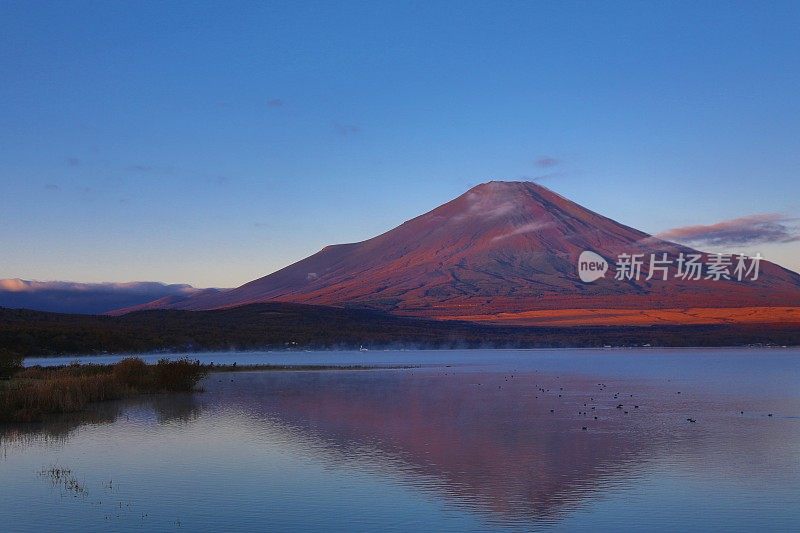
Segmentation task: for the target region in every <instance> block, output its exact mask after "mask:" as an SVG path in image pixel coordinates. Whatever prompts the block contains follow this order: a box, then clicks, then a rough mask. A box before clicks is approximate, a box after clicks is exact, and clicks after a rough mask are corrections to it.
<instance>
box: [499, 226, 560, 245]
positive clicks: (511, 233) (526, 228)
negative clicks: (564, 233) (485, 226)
mask: <svg viewBox="0 0 800 533" xmlns="http://www.w3.org/2000/svg"><path fill="white" fill-rule="evenodd" d="M552 226H553V224H552V223H551V222H529V223H527V224H523V225H522V226H519V227H517V228H514V229H513V230H512V231H509V232H508V233H504V234H502V235H497V236H496V237H492V241H499V240H502V239H507V238H508V237H513V236H514V235H522V234H523V233H532V232H534V231H539V230H543V229H546V228H550V227H552Z"/></svg>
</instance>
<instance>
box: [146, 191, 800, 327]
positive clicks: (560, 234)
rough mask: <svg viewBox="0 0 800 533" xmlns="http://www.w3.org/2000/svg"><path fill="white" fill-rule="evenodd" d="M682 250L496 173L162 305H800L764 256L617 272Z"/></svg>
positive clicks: (509, 317)
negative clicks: (692, 272)
mask: <svg viewBox="0 0 800 533" xmlns="http://www.w3.org/2000/svg"><path fill="white" fill-rule="evenodd" d="M585 250H588V251H593V252H595V253H596V254H598V255H600V256H601V257H602V258H604V259H605V260H606V261H607V262H608V263H609V265H610V270H611V272H609V273H607V275H606V276H605V278H602V279H598V280H597V281H595V282H593V283H584V282H583V281H581V280H580V278H579V276H578V271H577V264H578V257H579V256H580V254H581V252H583V251H585ZM681 252H683V253H699V252H696V251H695V250H692V249H691V248H687V247H685V246H681V245H678V244H675V243H671V242H667V241H663V240H659V239H657V238H654V237H652V236H651V235H648V234H646V233H644V232H642V231H639V230H636V229H633V228H631V227H628V226H625V225H623V224H620V223H618V222H615V221H614V220H611V219H609V218H607V217H604V216H602V215H599V214H597V213H595V212H593V211H590V210H589V209H586V208H584V207H582V206H580V205H578V204H576V203H574V202H572V201H570V200H567V199H566V198H564V197H562V196H560V195H559V194H557V193H555V192H553V191H551V190H549V189H547V188H545V187H542V186H540V185H537V184H535V183H530V182H497V181H493V182H489V183H484V184H481V185H478V186H477V187H474V188H473V189H471V190H469V191H467V192H466V193H465V194H463V195H461V196H459V197H458V198H455V199H454V200H452V201H450V202H448V203H446V204H444V205H442V206H440V207H438V208H436V209H434V210H432V211H430V212H428V213H425V214H423V215H421V216H418V217H416V218H414V219H412V220H409V221H407V222H405V223H403V224H401V225H400V226H398V227H396V228H394V229H392V230H390V231H388V232H386V233H384V234H382V235H379V236H377V237H374V238H372V239H369V240H366V241H363V242H358V243H351V244H340V245H334V246H328V247H326V248H324V249H322V250H321V251H320V252H318V253H316V254H314V255H312V256H310V257H308V258H306V259H303V260H301V261H298V262H297V263H294V264H292V265H290V266H287V267H286V268H283V269H281V270H279V271H277V272H274V273H272V274H270V275H268V276H265V277H262V278H259V279H257V280H255V281H251V282H249V283H247V284H245V285H242V286H241V287H238V288H236V289H231V290H228V291H224V292H218V293H213V294H198V295H196V296H192V297H189V298H186V299H185V300H182V301H180V302H171V303H165V304H163V307H167V308H172V309H186V310H203V309H220V308H227V307H233V306H238V305H244V304H251V303H258V302H265V301H284V302H296V303H306V304H315V305H328V306H348V307H359V308H367V309H377V310H381V311H386V312H390V313H393V314H399V315H408V316H418V317H427V318H437V319H454V318H459V319H468V320H471V321H481V320H500V321H504V322H508V323H514V322H520V323H523V322H524V323H539V322H541V321H545V322H547V321H550V322H552V321H553V320H556V323H557V322H558V319H559V317H562V318H563V316H564V311H565V310H569V311H571V312H572V314H571V315H570V314H569V313H567V315H568V317H573V318H574V315H577V316H578V318H577V323H580V322H581V321H582V320H583V318H581V316H582V315H583V314H586V313H587V312H592V313H594V315H595V318H596V315H598V314H600V315H601V316H606V315H607V316H610V317H612V318H609V320H610V321H611V322H612V323H625V322H626V321H627V320H628V318H625V316H626V313H622V314H620V310H683V312H684V313H687V310H694V309H708V308H728V309H731V308H733V309H741V308H764V307H769V308H777V307H779V306H783V307H788V308H794V307H798V306H800V275H798V274H796V273H794V272H791V271H789V270H786V269H784V268H782V267H780V266H777V265H775V264H772V263H769V262H766V261H762V262H761V265H760V275H759V278H758V280H756V281H751V280H747V281H736V280H730V281H727V280H720V281H714V280H705V279H703V280H697V281H694V280H682V279H680V278H674V277H670V279H668V280H667V281H661V280H658V279H655V280H651V281H646V280H645V279H644V276H643V277H642V279H640V280H639V281H635V280H625V281H616V280H615V279H614V264H615V261H616V259H617V257H618V256H619V254H623V253H628V254H634V253H643V254H647V257H649V254H650V253H657V254H661V253H668V254H670V256H671V257H676V256H677V254H679V253H681ZM643 272H645V274H646V272H647V267H645V268H644V269H643ZM157 306H158V305H157ZM151 307H152V305H151ZM556 311H557V313H556ZM532 313H533V314H532ZM536 313H539V315H537V314H536ZM542 313H544V314H543V315H542ZM662 314H663V312H662ZM634 315H635V316H639V315H641V313H634ZM691 315H692V312H691V311H688V315H686V316H691ZM620 316H622V318H620V322H615V320H617V318H619V317H620ZM769 316H771V315H769V314H768V318H769ZM531 317H533V318H531ZM613 317H617V318H613ZM726 317H727V315H726ZM660 320H663V317H660V316H658V314H655V315H653V321H655V322H658V321H660ZM681 320H682V319H680V318H679V319H678V322H681ZM721 320H722V321H726V320H728V319H727V318H725V317H723V318H722V319H721ZM601 322H602V320H601Z"/></svg>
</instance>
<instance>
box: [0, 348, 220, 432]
mask: <svg viewBox="0 0 800 533" xmlns="http://www.w3.org/2000/svg"><path fill="white" fill-rule="evenodd" d="M206 374H207V369H206V368H205V367H204V366H202V365H201V364H200V363H199V362H198V361H189V360H186V359H184V360H179V361H167V360H165V359H162V360H161V361H159V362H158V363H157V364H155V365H148V364H145V363H144V362H143V361H141V360H140V359H136V358H128V359H124V360H122V361H120V362H119V363H117V364H114V365H110V366H102V365H70V366H66V367H59V368H28V369H25V370H22V371H21V372H18V373H17V374H16V375H15V376H14V378H13V379H11V380H10V381H6V382H3V383H0V422H34V421H40V420H42V419H43V418H44V417H45V416H46V415H48V414H56V413H72V412H76V411H81V410H82V409H84V408H85V407H86V405H87V404H89V403H92V402H103V401H108V400H118V399H120V398H124V397H126V396H132V395H135V394H143V393H158V392H182V391H191V390H192V389H194V387H195V386H196V385H197V383H198V382H199V381H200V380H201V379H203V377H205V375H206Z"/></svg>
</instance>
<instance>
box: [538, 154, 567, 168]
mask: <svg viewBox="0 0 800 533" xmlns="http://www.w3.org/2000/svg"><path fill="white" fill-rule="evenodd" d="M534 163H536V166H537V167H541V168H552V167H554V166H556V165H558V164H560V163H561V161H560V160H559V159H556V158H555V157H551V156H549V155H540V156H539V157H537V158H536V161H534Z"/></svg>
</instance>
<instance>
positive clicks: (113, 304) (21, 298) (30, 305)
mask: <svg viewBox="0 0 800 533" xmlns="http://www.w3.org/2000/svg"><path fill="white" fill-rule="evenodd" d="M208 291H210V292H216V291H217V289H196V288H194V287H192V286H190V285H165V284H163V283H157V282H150V281H141V282H131V283H73V282H69V281H30V280H23V279H0V307H8V308H12V309H33V310H37V311H52V312H57V313H80V314H103V313H106V312H109V311H112V310H114V309H119V308H125V307H131V306H137V305H141V304H144V303H147V302H151V301H153V300H155V299H160V301H163V302H165V303H169V304H176V303H179V302H181V301H182V300H184V299H186V298H188V297H190V296H195V295H198V294H202V293H204V292H206V293H208Z"/></svg>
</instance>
